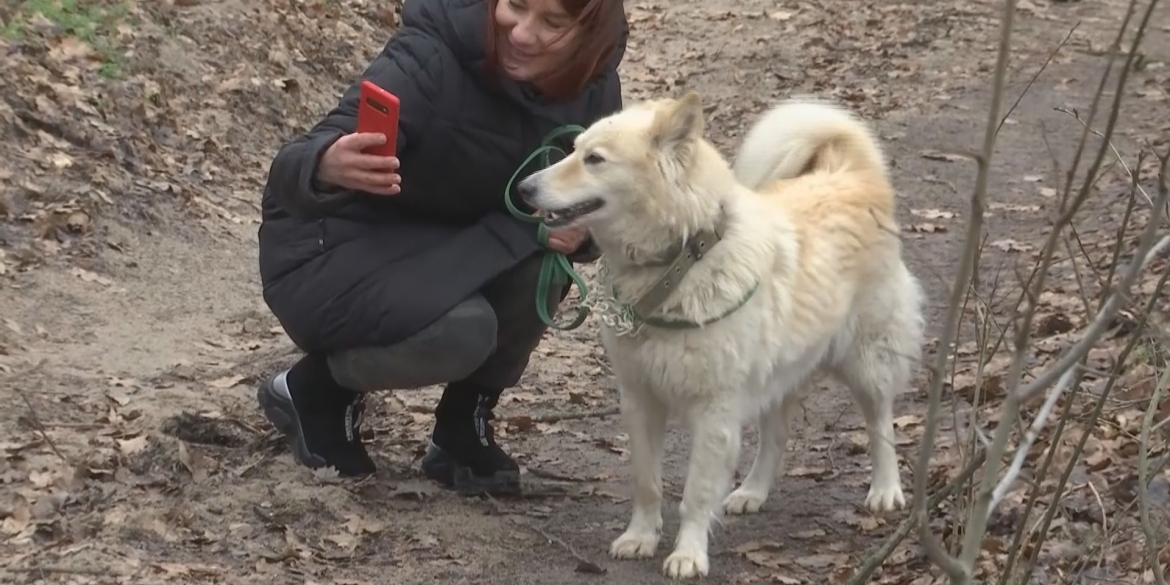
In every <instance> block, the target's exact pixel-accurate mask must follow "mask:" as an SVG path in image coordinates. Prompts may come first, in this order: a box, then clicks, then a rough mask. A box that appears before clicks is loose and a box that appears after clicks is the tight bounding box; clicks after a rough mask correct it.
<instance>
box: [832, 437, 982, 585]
mask: <svg viewBox="0 0 1170 585" xmlns="http://www.w3.org/2000/svg"><path fill="white" fill-rule="evenodd" d="M985 454H986V453H985V452H984V451H982V450H980V451H978V452H977V453H975V454H974V455H973V456H972V458H971V460H970V461H969V462H968V463H967V465H966V466H965V467H964V468H963V469H962V471H960V472H959V474H958V475H956V476H955V478H954V479H952V480H951V481H950V482H948V483H947V485H945V486H943V488H942V489H940V490H939V491H937V492H935V493H934V494H933V495H931V496H930V498H929V499H928V500H927V502H926V509H927V510H928V511H929V510H933V509H935V508H937V507H938V506H939V504H941V503H943V502H944V501H946V500H947V499H948V498H950V497H951V496H952V495H953V494H955V493H956V492H958V491H959V490H960V489H962V487H963V485H965V484H966V483H967V482H968V481H969V480H970V479H971V476H972V475H974V474H975V471H976V470H977V469H979V466H980V465H982V464H983V457H984V455H985ZM921 521H922V516H920V515H918V514H916V513H911V514H910V515H909V516H907V517H906V518H905V519H904V520H902V522H901V523H900V524H898V528H897V529H896V530H894V532H893V534H890V536H888V537H886V541H885V542H883V543H882V546H881V547H880V548H878V549H877V550H876V551H874V552H873V553H872V554H870V555H869V556H868V557H866V558H865V560H864V561H862V563H861V567H859V568H858V569H857V572H856V573H854V574H853V577H852V578H850V579H849V582H848V583H847V584H846V585H862V584H863V583H867V582H868V581H869V577H870V576H871V575H873V573H874V571H877V569H878V567H880V566H882V563H884V562H885V561H886V559H888V558H889V557H890V555H891V554H893V552H894V549H895V548H897V547H898V545H899V544H900V543H901V542H902V541H903V540H905V539H906V537H907V536H909V535H910V531H911V530H914V528H915V527H917V526H918V524H919V523H920V522H921Z"/></svg>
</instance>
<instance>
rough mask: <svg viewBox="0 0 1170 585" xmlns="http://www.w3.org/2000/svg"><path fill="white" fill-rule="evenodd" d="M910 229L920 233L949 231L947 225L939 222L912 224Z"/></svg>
mask: <svg viewBox="0 0 1170 585" xmlns="http://www.w3.org/2000/svg"><path fill="white" fill-rule="evenodd" d="M910 231H912V232H917V233H920V234H937V233H942V232H945V231H947V226H945V225H939V224H937V223H916V224H913V225H911V226H910Z"/></svg>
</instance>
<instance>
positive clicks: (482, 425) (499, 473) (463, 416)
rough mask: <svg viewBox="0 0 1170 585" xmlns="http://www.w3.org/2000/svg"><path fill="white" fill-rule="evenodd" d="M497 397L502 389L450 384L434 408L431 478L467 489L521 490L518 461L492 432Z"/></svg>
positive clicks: (428, 460)
mask: <svg viewBox="0 0 1170 585" xmlns="http://www.w3.org/2000/svg"><path fill="white" fill-rule="evenodd" d="M499 399H500V392H499V391H498V390H490V389H486V388H477V387H475V386H472V385H466V384H459V383H453V384H449V385H448V386H447V388H446V389H445V390H444V391H443V398H442V399H441V400H440V401H439V406H438V408H436V409H435V430H434V433H432V435H431V445H430V447H429V448H428V449H427V454H426V456H425V457H423V460H422V469H423V473H425V474H426V476H427V477H429V478H431V479H433V480H435V481H437V482H439V483H442V484H443V485H445V486H447V487H449V488H454V489H455V490H457V491H459V492H463V493H471V494H478V493H488V494H492V495H516V494H519V493H520V466H519V465H517V464H516V462H515V461H514V460H513V459H512V458H511V457H509V456H508V454H507V453H505V452H504V450H503V449H501V448H500V447H499V445H497V444H496V441H495V437H494V436H493V431H492V424H491V420H492V419H493V418H495V417H494V415H493V414H492V409H493V408H495V406H496V403H497V402H499Z"/></svg>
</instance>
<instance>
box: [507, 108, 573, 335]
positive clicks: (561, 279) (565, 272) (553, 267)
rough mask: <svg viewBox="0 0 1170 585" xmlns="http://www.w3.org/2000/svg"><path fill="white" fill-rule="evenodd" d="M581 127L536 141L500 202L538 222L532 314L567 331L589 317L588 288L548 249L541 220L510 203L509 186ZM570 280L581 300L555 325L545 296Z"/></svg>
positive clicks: (524, 218)
mask: <svg viewBox="0 0 1170 585" xmlns="http://www.w3.org/2000/svg"><path fill="white" fill-rule="evenodd" d="M584 131H585V129H584V128H582V127H581V126H576V125H573V124H568V125H565V126H560V127H558V128H556V129H554V130H553V131H552V132H549V133H548V135H546V136H545V137H544V139H543V140H541V142H540V148H538V149H536V150H534V151H533V152H532V154H530V155H528V158H526V159H524V162H523V163H521V164H520V166H519V167H518V168H517V169H516V172H515V173H512V178H511V179H509V180H508V185H507V186H506V187H505V188H504V205H506V206H507V207H508V212H509V213H511V214H512V216H513V217H515V218H517V219H520V220H522V221H526V222H529V223H535V224H540V226H539V228H537V235H536V237H537V238H538V239H539V241H540V245H542V246H544V248H545V252H544V260H543V261H542V262H541V264H540V276H539V278H538V279H537V281H536V314H537V315H538V316H539V317H540V320H541V321H543V322H544V324H545V325H548V326H549V327H552V328H553V329H558V330H561V331H568V330H571V329H576V328H578V327H580V326H581V324H582V323H584V322H585V319H586V318H588V317H589V308H588V307H586V306H585V298H586V296H587V295H588V294H589V287H588V286H586V284H585V279H584V278H581V275H580V274H577V271H575V270H573V263H572V262H570V261H569V257H568V256H567V255H565V254H562V253H560V252H557V251H555V250H552V249H550V248H549V247H548V227H547V226H545V225H544V223H543V219H542V218H541V217H540V216H538V215H535V214H527V213H524V212H523V211H520V209H518V208H517V207H516V205H515V204H514V203H512V185H513V184H514V183H515V182H516V178H517V177H519V176H520V172H521V171H523V170H524V168H525V167H527V166H528V165H529V164H531V163H532V161H533V160H535V159H536V157H538V156H539V157H542V158H541V162H540V164H541V168H544V167H548V166H549V153H552V152H554V151H555V152H559V153H561V154H562V155H565V154H566V153H565V151H564V150H563V149H561V148H559V147H557V146H554V145H553V141H554V140H556V139H557V138H560V137H562V136H566V135H569V134H580V133H581V132H584ZM569 282H572V283H573V284H575V285H577V292H579V293H580V294H581V300H580V301H579V302H578V303H577V316H576V318H574V319H573V320H572V321H570V322H569V323H567V324H564V325H558V324H557V323H556V321H555V320H554V319H553V315H551V314H549V310H548V299H549V298H550V297H551V293H552V291H554V290H560V289H561V288H562V287H564V286H565V284H567V283H569Z"/></svg>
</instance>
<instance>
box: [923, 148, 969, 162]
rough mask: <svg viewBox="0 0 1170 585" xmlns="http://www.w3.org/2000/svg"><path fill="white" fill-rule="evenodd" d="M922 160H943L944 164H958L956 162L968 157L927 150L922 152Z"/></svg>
mask: <svg viewBox="0 0 1170 585" xmlns="http://www.w3.org/2000/svg"><path fill="white" fill-rule="evenodd" d="M922 158H925V159H930V160H941V161H943V162H956V161H960V160H964V159H966V158H967V157H965V156H963V155H961V154H955V153H952V152H939V151H937V150H927V151H923V152H922Z"/></svg>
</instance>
